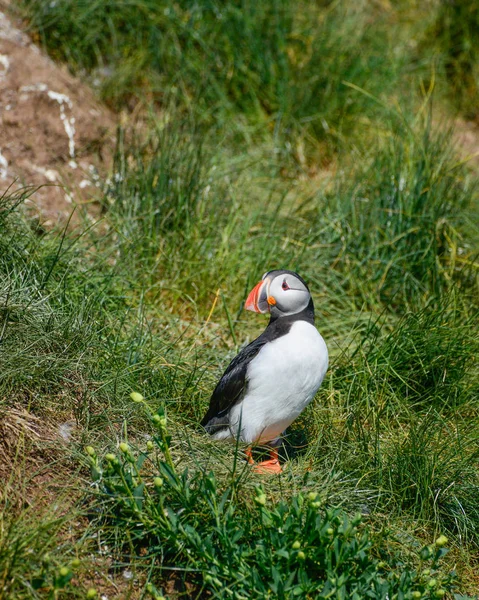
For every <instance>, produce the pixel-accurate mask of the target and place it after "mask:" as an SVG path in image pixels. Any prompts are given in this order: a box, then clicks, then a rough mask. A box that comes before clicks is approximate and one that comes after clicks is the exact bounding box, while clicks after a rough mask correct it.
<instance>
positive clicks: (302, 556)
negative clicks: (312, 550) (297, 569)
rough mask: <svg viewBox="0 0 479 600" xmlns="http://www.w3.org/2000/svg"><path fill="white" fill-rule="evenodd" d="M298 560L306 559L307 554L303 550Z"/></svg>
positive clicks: (299, 553)
mask: <svg viewBox="0 0 479 600" xmlns="http://www.w3.org/2000/svg"><path fill="white" fill-rule="evenodd" d="M298 558H299V560H304V559H305V558H306V554H305V553H304V552H303V551H302V550H300V551H299V552H298Z"/></svg>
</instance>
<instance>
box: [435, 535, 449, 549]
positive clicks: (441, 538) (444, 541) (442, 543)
mask: <svg viewBox="0 0 479 600" xmlns="http://www.w3.org/2000/svg"><path fill="white" fill-rule="evenodd" d="M448 541H449V540H448V539H447V537H446V536H445V535H440V536H439V537H438V538H437V540H436V541H435V542H434V543H435V544H436V546H438V548H442V547H443V546H445V545H446V544H447V542H448Z"/></svg>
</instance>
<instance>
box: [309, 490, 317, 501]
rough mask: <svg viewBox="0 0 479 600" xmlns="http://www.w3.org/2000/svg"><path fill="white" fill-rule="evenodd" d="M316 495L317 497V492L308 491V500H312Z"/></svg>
mask: <svg viewBox="0 0 479 600" xmlns="http://www.w3.org/2000/svg"><path fill="white" fill-rule="evenodd" d="M317 497H318V492H309V494H308V500H309V501H310V502H314V501H315V500H316V498H317Z"/></svg>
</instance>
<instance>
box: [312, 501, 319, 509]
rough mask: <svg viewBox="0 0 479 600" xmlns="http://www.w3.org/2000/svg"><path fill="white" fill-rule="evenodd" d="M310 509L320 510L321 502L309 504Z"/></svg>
mask: <svg viewBox="0 0 479 600" xmlns="http://www.w3.org/2000/svg"><path fill="white" fill-rule="evenodd" d="M311 508H321V502H311Z"/></svg>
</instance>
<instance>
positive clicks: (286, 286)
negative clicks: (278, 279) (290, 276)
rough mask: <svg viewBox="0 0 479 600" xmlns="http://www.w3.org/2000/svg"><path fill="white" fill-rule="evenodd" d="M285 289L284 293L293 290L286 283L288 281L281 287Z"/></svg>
mask: <svg viewBox="0 0 479 600" xmlns="http://www.w3.org/2000/svg"><path fill="white" fill-rule="evenodd" d="M281 287H282V288H283V290H284V291H286V290H290V289H291V288H290V287H289V285H288V284H287V283H286V279H285V280H284V281H283V285H282V286H281Z"/></svg>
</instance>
